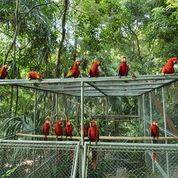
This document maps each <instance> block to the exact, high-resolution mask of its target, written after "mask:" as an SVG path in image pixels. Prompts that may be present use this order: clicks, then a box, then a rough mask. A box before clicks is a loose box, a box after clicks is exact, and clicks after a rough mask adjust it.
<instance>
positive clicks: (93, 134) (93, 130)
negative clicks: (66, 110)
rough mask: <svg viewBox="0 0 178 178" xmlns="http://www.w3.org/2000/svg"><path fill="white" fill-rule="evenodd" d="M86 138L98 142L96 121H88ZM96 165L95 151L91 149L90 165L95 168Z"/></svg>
mask: <svg viewBox="0 0 178 178" xmlns="http://www.w3.org/2000/svg"><path fill="white" fill-rule="evenodd" d="M88 138H89V140H90V142H96V143H97V142H98V141H99V129H98V127H97V124H96V121H94V120H93V121H91V122H90V128H89V129H88ZM96 166H97V151H96V150H95V148H94V149H92V167H93V169H94V170H95V169H96Z"/></svg>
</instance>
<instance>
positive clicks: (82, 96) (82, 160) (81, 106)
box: [79, 81, 85, 177]
mask: <svg viewBox="0 0 178 178" xmlns="http://www.w3.org/2000/svg"><path fill="white" fill-rule="evenodd" d="M80 109H81V124H80V133H81V146H82V147H81V162H80V163H81V165H80V168H82V166H83V165H84V160H85V159H84V137H83V120H84V82H83V81H82V82H81V98H80ZM83 170H84V168H82V169H80V170H79V172H80V173H81V175H82V174H83ZM81 177H82V176H81Z"/></svg>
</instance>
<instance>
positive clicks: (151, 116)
mask: <svg viewBox="0 0 178 178" xmlns="http://www.w3.org/2000/svg"><path fill="white" fill-rule="evenodd" d="M149 104H150V122H151V123H152V121H153V108H152V93H151V92H150V93H149ZM151 160H152V161H151V162H152V171H153V172H155V165H154V160H153V159H151Z"/></svg>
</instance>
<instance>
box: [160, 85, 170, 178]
mask: <svg viewBox="0 0 178 178" xmlns="http://www.w3.org/2000/svg"><path fill="white" fill-rule="evenodd" d="M162 101H163V118H164V136H165V137H167V124H166V106H165V94H164V87H162ZM165 143H166V144H167V139H165ZM166 168H167V176H168V178H169V157H168V152H167V151H166Z"/></svg>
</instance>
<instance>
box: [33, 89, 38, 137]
mask: <svg viewBox="0 0 178 178" xmlns="http://www.w3.org/2000/svg"><path fill="white" fill-rule="evenodd" d="M36 112H37V90H35V101H34V121H33V123H34V134H35V133H36Z"/></svg>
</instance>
